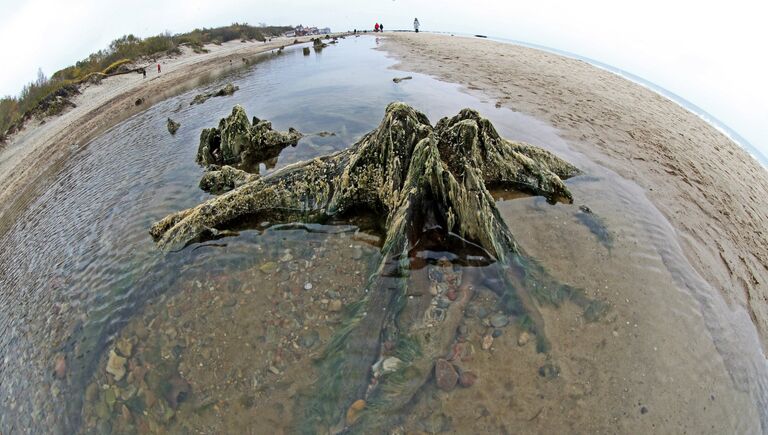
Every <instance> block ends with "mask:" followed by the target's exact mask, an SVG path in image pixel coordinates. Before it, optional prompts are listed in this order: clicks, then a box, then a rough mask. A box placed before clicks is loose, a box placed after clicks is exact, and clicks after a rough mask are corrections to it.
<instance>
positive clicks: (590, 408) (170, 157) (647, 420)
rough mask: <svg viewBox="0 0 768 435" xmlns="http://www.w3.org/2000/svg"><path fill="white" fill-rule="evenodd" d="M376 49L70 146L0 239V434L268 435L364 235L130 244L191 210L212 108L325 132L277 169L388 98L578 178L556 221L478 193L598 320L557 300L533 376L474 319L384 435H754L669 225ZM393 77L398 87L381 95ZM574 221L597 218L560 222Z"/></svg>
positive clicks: (731, 348) (529, 364)
mask: <svg viewBox="0 0 768 435" xmlns="http://www.w3.org/2000/svg"><path fill="white" fill-rule="evenodd" d="M376 45H377V41H376V39H375V38H374V37H361V38H349V39H346V40H343V41H340V43H339V44H338V45H337V46H331V47H328V48H326V49H325V50H323V51H322V52H321V53H315V52H312V54H311V55H310V56H304V55H303V54H302V52H301V49H300V47H299V48H290V49H286V51H285V52H284V53H283V54H281V55H275V56H273V57H271V58H270V59H268V60H266V61H263V62H259V63H257V64H255V65H253V66H251V67H249V68H246V69H243V70H241V71H239V72H237V73H235V74H233V75H230V76H228V77H225V78H224V79H222V80H221V81H217V82H215V83H211V84H210V85H208V86H207V87H205V88H201V89H195V90H193V91H190V92H187V93H184V94H181V95H178V96H176V97H173V98H170V99H168V100H166V101H164V102H162V103H159V104H157V105H155V106H153V107H151V108H149V109H148V110H146V111H144V112H142V113H140V114H138V115H136V116H134V117H132V118H130V119H128V120H126V121H125V122H123V123H121V124H119V125H117V126H116V127H114V128H112V129H111V130H109V131H107V132H106V133H104V134H103V135H102V136H101V137H99V138H97V139H95V140H93V141H92V142H90V143H89V144H87V145H84V146H82V147H81V148H80V149H78V150H77V153H76V157H75V158H73V159H71V160H70V161H68V162H66V164H64V165H63V168H62V169H61V172H60V174H59V176H58V178H57V180H56V182H55V183H54V184H53V185H51V186H50V187H49V188H47V189H46V190H45V192H44V193H43V194H42V195H41V196H40V197H39V198H38V199H37V200H36V201H34V202H33V203H32V204H31V206H30V207H29V209H28V210H27V211H26V212H25V213H23V214H22V215H21V216H20V218H19V219H18V220H17V222H15V223H14V225H13V227H12V228H11V230H10V231H9V232H8V233H6V234H4V235H3V236H2V238H1V239H0V246H2V250H0V288H2V293H0V331H1V332H0V352H2V360H0V432H2V433H16V432H17V431H18V432H25V433H26V432H30V433H48V432H56V431H58V432H61V433H71V432H75V431H86V432H103V431H108V430H112V431H118V432H119V431H127V432H131V431H138V432H147V431H149V432H163V431H168V432H171V433H178V432H197V431H202V432H219V433H223V432H248V431H251V432H254V433H258V432H259V430H257V429H255V428H267V427H269V428H271V429H273V430H275V431H278V432H279V431H290V428H291V427H292V422H291V419H292V416H293V415H295V413H296V410H294V409H292V407H293V406H294V404H295V398H296V395H297V394H298V393H299V392H300V391H302V390H303V389H305V388H306V387H307V386H309V385H310V384H311V383H312V382H313V381H314V380H315V378H316V377H317V376H323V374H321V373H316V372H315V371H314V368H313V367H314V366H313V365H312V359H313V358H314V357H316V356H317V355H318V354H319V352H320V351H321V349H322V347H323V345H324V344H325V343H327V340H328V339H329V337H330V336H331V334H332V333H333V331H335V330H336V329H337V328H338V326H339V323H338V322H339V319H340V314H339V312H338V310H337V308H338V305H339V303H338V302H336V301H339V302H340V303H341V304H340V305H342V306H345V305H347V304H349V303H353V302H354V301H356V300H357V299H359V297H360V292H361V291H362V286H363V284H364V282H365V277H366V274H367V273H368V271H369V269H368V267H369V265H370V264H371V263H372V262H375V260H376V259H377V255H378V250H377V241H376V240H375V238H372V237H371V236H370V235H365V234H361V233H359V232H357V230H356V228H354V227H342V228H337V227H331V228H313V231H306V230H304V229H296V228H293V229H291V228H286V229H265V228H254V229H252V230H246V231H243V232H241V235H240V236H239V237H235V238H227V239H225V240H220V241H217V242H215V243H209V244H206V246H191V247H189V248H188V249H185V250H183V251H181V252H179V253H174V254H170V255H163V254H161V253H160V252H159V251H158V250H157V249H156V248H155V246H154V244H153V242H152V240H151V238H150V237H149V234H148V229H149V227H150V225H151V224H152V223H153V222H155V221H156V220H158V219H160V218H162V217H164V216H166V215H167V214H169V213H172V212H175V211H178V210H181V209H184V208H187V207H191V206H194V205H196V204H198V203H200V202H202V201H204V200H205V199H206V198H209V197H210V196H209V195H208V194H206V193H204V192H202V191H200V190H199V189H198V188H197V183H198V181H199V179H200V176H201V174H202V168H200V167H198V166H197V165H196V164H195V163H194V157H195V153H196V150H197V143H198V136H199V133H200V130H201V129H202V128H205V127H210V126H213V125H216V124H217V123H218V120H219V119H220V118H222V117H224V116H226V115H228V114H229V112H230V111H231V109H232V106H233V105H234V104H241V105H243V106H244V107H245V109H246V111H247V113H248V115H249V116H257V117H259V118H261V119H269V120H271V121H272V122H273V125H274V127H275V128H277V129H280V130H285V129H287V128H288V127H295V128H297V129H298V130H299V131H302V132H304V133H313V132H320V131H330V132H333V133H335V136H329V137H320V136H317V135H309V136H307V137H306V138H304V139H303V140H302V141H301V142H300V143H299V145H298V146H297V147H296V148H289V149H286V150H285V151H284V152H283V153H282V155H281V156H280V158H279V160H278V162H277V167H280V166H283V165H285V164H289V163H292V162H296V161H300V160H304V159H308V158H312V157H314V156H318V155H323V154H327V153H329V152H332V151H335V150H340V149H343V148H345V147H347V146H349V145H350V144H352V143H354V142H355V140H356V139H358V138H359V137H361V136H362V135H363V134H364V133H367V132H368V131H370V130H371V129H373V128H374V127H376V126H377V125H378V123H379V121H380V120H381V117H382V115H383V111H384V108H385V107H386V105H387V104H388V103H389V102H391V101H395V100H399V101H405V102H407V103H410V104H412V105H414V106H415V107H416V108H418V109H420V110H422V111H424V112H425V113H426V114H427V115H428V117H429V118H430V120H431V121H432V122H433V123H434V122H436V121H437V120H438V119H439V118H440V117H442V116H448V115H454V114H455V113H457V112H458V110H459V109H461V108H464V107H472V108H475V109H477V110H479V111H480V112H481V114H483V115H484V116H486V117H488V118H489V119H491V120H492V121H493V122H494V124H495V125H496V127H497V128H498V129H499V131H500V133H501V134H502V135H503V136H505V137H508V138H510V139H514V140H521V141H525V142H530V143H533V144H536V145H540V146H543V147H546V148H548V149H550V150H553V151H555V152H556V153H558V154H560V155H561V156H563V157H565V158H566V159H567V160H569V161H571V162H573V163H574V164H576V165H577V166H579V167H580V168H582V169H584V170H585V172H586V173H587V175H586V176H582V177H577V178H575V179H573V180H571V181H570V182H569V185H570V187H571V190H572V192H573V193H574V197H575V198H576V204H575V205H573V206H566V205H562V204H560V205H557V206H550V205H548V204H546V203H545V202H544V201H543V200H542V199H541V198H528V197H523V198H516V199H501V197H500V199H499V208H500V210H501V212H502V214H503V216H504V217H505V219H506V221H507V223H508V225H509V226H510V228H511V229H512V231H513V233H514V234H515V235H516V236H517V237H518V241H519V242H520V245H521V246H522V247H523V249H525V250H526V251H527V252H528V253H529V254H530V255H531V256H533V257H534V258H536V259H538V260H539V261H541V262H542V264H543V265H544V266H545V267H547V269H548V270H549V271H550V272H551V273H552V274H553V275H555V276H556V277H558V278H559V279H560V280H561V281H563V282H568V283H570V284H572V285H575V286H578V287H581V288H584V289H585V290H586V291H587V292H588V294H589V295H590V296H592V297H596V298H601V299H604V300H606V301H608V302H609V303H610V304H611V311H610V314H609V315H608V316H607V318H606V319H604V320H601V321H599V322H596V323H587V322H585V321H584V319H583V318H582V317H581V316H580V314H579V311H578V310H577V309H576V307H574V306H570V305H568V304H564V305H563V306H561V307H557V308H555V307H544V308H543V309H542V311H543V315H544V320H545V324H546V325H547V333H548V335H549V337H550V340H551V341H552V342H553V343H552V345H553V351H552V355H553V357H554V358H555V359H556V360H557V361H558V364H559V366H560V369H561V372H560V375H559V376H558V377H557V378H556V379H547V378H543V377H541V376H539V375H538V374H537V370H538V368H539V367H540V366H541V365H542V363H543V360H544V357H543V356H542V355H541V354H537V353H536V352H535V350H534V349H533V347H532V345H531V344H527V345H519V344H518V340H519V338H520V334H521V332H522V331H521V330H520V329H519V327H517V326H514V325H513V326H509V327H506V328H503V329H502V330H501V331H500V332H501V335H498V336H497V337H495V339H494V341H493V345H492V346H491V347H490V348H489V349H483V346H482V341H483V339H484V338H485V337H486V336H488V335H489V334H491V331H490V330H489V327H488V326H487V322H488V320H487V318H482V317H477V316H475V317H467V319H466V320H465V322H464V323H465V326H466V327H467V329H468V331H469V333H468V341H467V343H468V345H467V346H468V347H467V349H469V350H467V351H466V352H467V353H468V355H467V357H466V358H465V360H464V361H463V362H462V364H464V367H463V368H465V369H468V370H472V371H473V372H475V373H477V374H478V377H479V379H478V382H477V383H476V384H475V385H474V386H472V387H469V388H463V389H458V390H455V391H453V392H450V393H446V392H442V391H439V390H437V389H435V387H434V385H433V384H427V385H426V386H425V387H424V389H423V391H422V392H420V394H419V395H418V396H417V400H416V401H415V402H414V403H413V406H412V407H410V409H409V410H408V412H407V413H403V414H402V415H400V416H398V417H399V418H400V421H399V423H398V424H397V425H396V427H398V428H400V429H402V430H403V431H408V432H410V431H424V432H429V433H436V432H454V433H476V432H478V431H481V432H489V433H503V432H509V431H522V432H531V431H542V432H625V433H632V432H651V431H661V432H677V433H679V432H684V431H687V432H694V433H699V432H718V433H721V432H739V433H755V432H760V431H761V430H765V428H766V427H768V426H766V424H768V423H767V421H766V419H767V418H768V417H767V416H766V411H765V410H766V409H767V408H768V402H767V401H766V397H768V395H767V394H766V385H768V384H767V383H766V379H767V378H766V367H765V365H766V364H765V359H764V357H763V356H762V354H761V353H760V351H759V348H760V347H759V344H758V341H757V339H756V335H755V331H754V326H752V324H751V322H750V321H749V318H748V316H746V314H745V313H743V312H741V311H733V310H732V309H731V308H729V307H728V306H727V305H726V304H725V302H724V301H723V300H722V298H721V297H720V295H719V293H718V292H717V291H716V289H713V288H711V287H710V286H709V285H708V284H707V283H706V282H703V281H702V280H701V279H700V278H699V277H698V276H697V274H696V273H695V272H694V271H693V270H692V268H691V267H690V265H688V263H687V261H686V260H685V257H684V256H683V254H682V252H681V251H680V248H679V246H677V244H676V243H675V242H674V240H675V235H674V231H673V229H672V228H671V227H670V226H669V224H668V223H667V222H666V221H665V220H664V219H663V217H662V216H661V214H660V213H659V212H658V211H657V210H655V209H654V208H653V207H652V205H651V204H650V203H649V202H648V201H647V200H646V199H645V197H644V195H643V193H642V191H641V190H640V189H639V188H637V186H634V185H633V184H632V183H630V182H628V181H626V180H622V179H620V178H619V177H617V176H616V175H615V174H612V173H610V172H609V171H607V170H605V169H603V168H601V167H599V166H598V165H596V164H594V163H593V162H590V161H588V160H587V159H585V158H584V157H583V156H581V155H579V154H576V153H574V152H572V151H571V150H570V149H569V148H568V146H567V144H566V143H564V142H563V141H562V140H561V139H560V138H559V137H558V136H557V132H556V131H554V130H553V129H551V128H550V127H548V126H547V125H545V124H543V123H541V122H538V121H536V120H534V119H532V118H529V117H526V116H524V115H522V114H519V113H515V112H511V111H509V110H506V109H497V108H495V107H494V106H493V105H492V104H490V103H488V102H484V101H479V100H477V99H476V98H474V97H472V96H470V95H467V94H465V93H463V92H461V90H460V88H459V87H457V86H455V85H452V84H448V83H443V82H439V81H437V80H434V79H432V78H430V77H427V76H423V75H419V74H411V73H407V74H405V73H403V72H401V71H394V70H390V69H388V68H389V67H390V66H391V65H392V64H393V61H392V60H390V59H388V58H387V57H386V55H385V54H384V53H383V52H381V51H377V50H373V49H372V48H375V46H376ZM405 75H411V76H413V79H412V80H406V81H403V82H401V83H399V84H395V83H393V82H392V78H393V77H398V76H405ZM227 81H231V82H233V83H234V84H235V85H238V86H239V87H240V90H239V91H238V92H237V93H235V94H234V95H233V96H231V97H221V98H212V99H210V100H208V101H207V102H206V103H205V104H202V105H195V106H190V105H189V102H190V101H191V100H192V98H193V97H194V95H195V94H196V93H198V92H202V91H208V90H210V89H214V88H217V87H220V86H221V85H222V84H224V83H225V82H227ZM169 116H170V117H172V118H173V119H174V120H176V121H177V122H180V123H181V128H180V129H179V131H178V132H177V134H176V135H175V136H170V135H169V134H168V132H167V130H166V128H165V121H166V118H167V117H169ZM584 204H585V205H588V206H589V207H590V208H591V209H592V210H593V211H594V212H595V214H596V215H597V216H598V217H599V221H597V222H598V223H597V224H595V222H594V221H591V220H590V219H591V218H585V217H584V216H583V215H581V214H580V212H579V210H578V207H577V206H578V205H584ZM603 224H604V225H605V227H606V228H607V230H608V233H609V238H610V241H607V240H606V238H605V234H603V233H601V230H600V228H602V226H601V225H603ZM473 303H474V304H476V305H477V306H478V307H480V308H483V309H486V310H492V307H493V296H492V295H490V294H487V293H481V294H480V295H479V296H478V298H477V299H476V300H475V301H473ZM491 329H493V328H491ZM371 339H372V340H377V339H378V337H371ZM126 341H128V342H130V343H131V347H132V349H131V352H130V354H131V358H130V359H129V363H128V364H127V368H128V372H129V373H127V374H126V375H125V376H126V378H128V377H130V379H129V380H130V382H128V380H126V381H123V382H122V383H120V384H119V385H114V384H115V383H114V381H112V376H111V375H109V374H107V373H106V372H105V365H106V364H107V360H108V354H109V352H110V351H111V350H113V349H114V348H115V346H116V344H117V343H123V344H124V343H125V342H126ZM62 359H63V360H64V361H65V364H64V366H65V367H64V370H62V371H61V374H63V378H59V376H57V373H56V370H55V369H56V366H57V362H59V361H61V360H62ZM147 391H150V396H153V397H151V398H150V399H148V397H149V396H148V395H147V393H146V392H147ZM169 391H172V392H173V394H171V393H169ZM177 393H178V394H177ZM135 397H141V403H140V404H137V402H136V400H134V398H135ZM152 398H154V399H155V400H151V399H152ZM177 399H179V400H177ZM180 399H183V400H180ZM174 401H178V402H179V403H172V402H174ZM148 402H149V403H148ZM171 405H173V406H171ZM176 405H178V406H176ZM761 424H762V426H761Z"/></svg>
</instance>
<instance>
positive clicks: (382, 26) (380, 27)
mask: <svg viewBox="0 0 768 435" xmlns="http://www.w3.org/2000/svg"><path fill="white" fill-rule="evenodd" d="M383 31H384V25H383V24H379V32H383Z"/></svg>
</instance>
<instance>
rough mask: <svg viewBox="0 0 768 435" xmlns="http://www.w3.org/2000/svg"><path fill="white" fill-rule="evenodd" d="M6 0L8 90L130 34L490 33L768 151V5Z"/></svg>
mask: <svg viewBox="0 0 768 435" xmlns="http://www.w3.org/2000/svg"><path fill="white" fill-rule="evenodd" d="M713 3H714V2H707V1H701V0H646V1H643V2H626V1H622V0H599V1H589V0H582V1H574V0H530V1H526V2H519V1H514V0H495V1H482V0H473V1H468V0H461V1H459V0H439V1H432V0H419V1H415V0H354V1H338V0H325V1H321V2H318V1H310V0H303V1H302V0H294V1H291V0H286V1H258V0H247V1H246V0H216V1H202V0H171V1H161V0H130V1H120V2H117V1H112V0H67V1H61V0H26V1H18V0H0V41H3V43H4V48H3V52H4V53H3V56H2V58H3V64H4V65H5V66H4V67H3V68H0V94H2V95H9V94H11V95H16V94H18V92H19V91H20V90H21V87H22V86H23V85H24V83H26V82H29V81H31V80H32V79H33V78H34V77H35V74H36V72H37V69H38V67H40V68H42V69H43V71H44V72H45V73H46V74H47V75H51V74H52V73H53V72H54V71H56V70H58V69H60V68H62V67H65V66H67V65H70V64H72V63H74V61H76V60H79V59H82V58H84V57H86V56H87V55H88V54H89V53H91V52H94V51H96V50H98V49H101V48H104V47H106V46H107V45H108V44H109V42H110V41H111V40H113V39H115V38H117V37H119V36H121V35H123V34H127V33H133V34H135V35H138V36H150V35H153V34H157V33H160V32H163V31H165V30H169V31H171V32H173V33H177V32H184V31H188V30H191V29H193V28H195V27H202V26H206V27H214V26H220V25H226V24H230V23H232V22H235V21H237V22H248V23H250V24H257V23H260V22H265V23H269V24H275V25H278V24H279V25H282V24H293V25H296V24H305V25H318V26H330V27H331V28H332V30H346V29H351V28H355V27H357V28H363V27H366V26H367V27H371V26H372V25H373V23H374V22H376V21H380V22H382V23H384V24H385V26H386V28H387V29H399V28H410V27H411V23H412V22H413V18H414V17H418V18H419V21H421V23H422V29H423V30H439V31H453V32H462V33H470V34H475V33H482V34H485V35H489V36H496V37H502V38H509V39H515V40H521V41H526V42H530V43H534V44H539V45H544V46H548V47H553V48H557V49H560V50H565V51H569V52H572V53H576V54H578V55H582V56H586V57H589V58H593V59H596V60H599V61H601V62H604V63H607V64H609V65H613V66H616V67H618V68H621V69H624V70H626V71H629V72H631V73H633V74H635V75H638V76H640V77H643V78H645V79H647V80H649V81H651V82H653V83H655V84H657V85H659V86H661V87H663V88H666V89H668V90H670V91H672V92H674V93H676V94H678V95H680V96H682V97H683V98H685V99H687V100H689V101H691V102H693V103H694V104H696V105H698V106H700V107H701V108H703V109H704V110H706V111H707V112H709V113H711V114H712V115H714V116H715V117H717V118H718V119H720V120H721V121H722V122H724V123H725V124H726V125H728V126H729V127H731V128H733V129H734V130H736V131H737V132H738V133H740V134H741V135H742V136H744V137H746V138H747V139H748V140H749V141H750V142H751V143H752V145H754V146H755V147H757V148H758V149H760V150H761V151H762V153H763V154H764V155H768V127H766V125H765V124H766V123H767V122H768V80H766V76H768V58H767V57H768V56H766V54H765V53H766V52H767V50H766V47H765V44H766V41H768V25H766V24H765V19H766V17H768V2H765V1H759V0H750V1H745V0H731V1H728V2H721V3H720V4H717V5H715V4H713Z"/></svg>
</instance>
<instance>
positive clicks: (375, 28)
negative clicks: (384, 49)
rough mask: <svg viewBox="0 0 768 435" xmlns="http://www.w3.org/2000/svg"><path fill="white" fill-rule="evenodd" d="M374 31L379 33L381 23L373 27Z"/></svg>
mask: <svg viewBox="0 0 768 435" xmlns="http://www.w3.org/2000/svg"><path fill="white" fill-rule="evenodd" d="M373 31H374V32H378V31H379V23H376V25H375V26H373Z"/></svg>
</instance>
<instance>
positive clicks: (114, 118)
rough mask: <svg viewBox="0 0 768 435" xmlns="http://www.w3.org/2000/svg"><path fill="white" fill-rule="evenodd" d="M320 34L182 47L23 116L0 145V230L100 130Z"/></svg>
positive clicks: (7, 224) (10, 221)
mask: <svg viewBox="0 0 768 435" xmlns="http://www.w3.org/2000/svg"><path fill="white" fill-rule="evenodd" d="M344 34H345V33H334V34H332V35H331V36H339V35H344ZM323 36H324V35H312V36H302V37H298V38H286V37H280V38H272V40H271V41H266V42H259V41H249V42H245V43H243V42H240V41H239V40H234V41H229V42H225V43H223V44H221V45H215V44H207V45H206V46H205V48H206V49H208V50H210V51H209V52H208V53H200V54H196V53H194V52H193V51H192V49H191V48H189V47H182V54H181V55H174V56H164V57H161V58H159V59H158V60H157V61H156V63H159V64H161V69H162V72H161V73H160V74H158V73H156V72H155V70H154V66H150V68H148V72H147V78H142V76H141V75H140V74H125V75H119V76H114V77H109V78H106V79H104V80H102V82H101V84H99V85H85V86H83V87H81V89H80V91H81V93H80V94H79V95H77V96H75V97H74V98H73V99H72V101H73V102H74V103H75V104H76V107H74V108H71V109H69V110H67V111H65V112H63V113H62V114H60V115H58V116H54V117H47V118H44V119H43V120H37V119H32V120H30V121H28V122H27V123H26V125H25V126H24V128H23V129H21V130H20V131H19V132H17V133H15V134H14V135H13V136H11V137H9V138H8V142H7V143H6V144H5V146H4V147H2V148H1V149H0V216H1V217H2V219H0V235H3V234H5V233H6V232H7V231H8V230H9V229H10V227H11V226H12V225H13V223H14V222H15V220H16V216H17V215H18V213H19V212H20V211H22V210H24V209H26V208H27V206H28V205H29V204H30V203H31V202H32V201H34V200H35V199H36V198H37V197H38V196H39V193H40V192H41V191H42V190H44V189H45V187H47V186H48V185H49V184H50V180H52V178H53V177H55V175H56V173H58V170H59V169H60V168H61V166H62V165H64V164H65V163H66V161H67V159H68V158H69V157H70V156H71V155H72V154H74V153H75V152H76V151H77V149H79V148H80V147H82V146H84V145H86V144H87V143H88V142H89V141H90V140H92V139H93V138H95V137H96V136H98V135H99V134H101V133H103V132H104V131H106V130H108V129H109V128H111V127H113V126H115V125H117V124H119V123H120V122H122V121H124V120H125V119H128V118H129V117H131V116H133V115H135V114H136V113H139V112H141V111H144V110H146V109H148V108H149V107H151V106H152V105H154V104H156V103H158V102H161V101H163V100H165V99H167V98H169V97H171V96H173V95H176V94H179V93H181V92H185V91H187V90H189V89H191V88H194V87H196V86H199V85H201V84H203V83H205V82H207V81H210V80H212V79H215V78H216V77H218V76H220V75H222V74H225V73H227V72H229V71H233V70H236V69H239V68H242V67H243V66H244V65H243V61H242V60H243V59H248V60H249V61H252V60H253V59H252V58H253V57H255V56H260V55H264V54H266V53H267V52H270V51H272V50H276V49H278V48H280V47H288V46H291V45H295V44H303V43H307V42H310V41H311V39H312V38H314V37H323ZM296 40H298V42H297V43H296V42H294V41H296ZM249 64H250V62H249ZM138 99H141V100H142V103H141V104H136V101H137V100H138Z"/></svg>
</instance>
